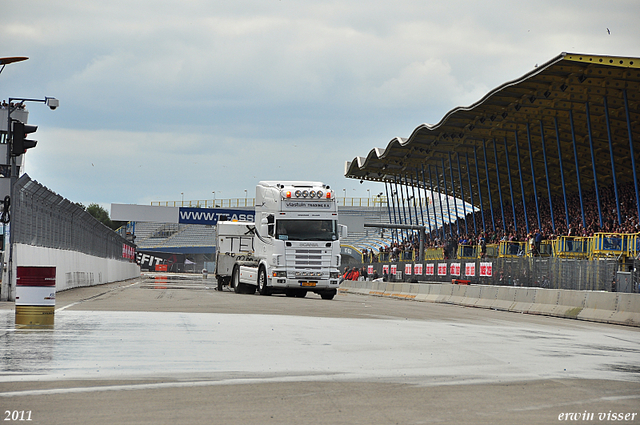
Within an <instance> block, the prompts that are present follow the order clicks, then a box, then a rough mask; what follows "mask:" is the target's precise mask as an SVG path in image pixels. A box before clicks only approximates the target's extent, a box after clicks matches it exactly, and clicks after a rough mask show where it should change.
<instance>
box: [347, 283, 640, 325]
mask: <svg viewBox="0 0 640 425" xmlns="http://www.w3.org/2000/svg"><path fill="white" fill-rule="evenodd" d="M339 291H340V292H341V293H354V294H360V295H375V296H382V297H392V298H404V299H413V300H416V301H426V302H436V303H445V304H458V305H464V306H469V307H482V308H489V309H493V310H502V311H513V312H517V313H527V314H541V315H547V316H557V317H566V318H569V319H580V320H589V321H596V322H605V323H615V324H619V325H628V326H639V327H640V294H627V293H621V292H601V291H577V290H570V289H544V288H533V287H531V288H527V287H513V286H489V285H453V284H451V283H420V284H415V283H402V282H399V283H393V282H363V281H351V280H345V281H344V282H342V284H341V285H340V289H339Z"/></svg>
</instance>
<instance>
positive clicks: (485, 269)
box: [480, 263, 493, 277]
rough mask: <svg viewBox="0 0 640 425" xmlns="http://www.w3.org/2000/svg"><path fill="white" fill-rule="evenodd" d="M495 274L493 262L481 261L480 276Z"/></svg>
mask: <svg viewBox="0 0 640 425" xmlns="http://www.w3.org/2000/svg"><path fill="white" fill-rule="evenodd" d="M492 275H493V264H492V263H480V276H481V277H491V276H492Z"/></svg>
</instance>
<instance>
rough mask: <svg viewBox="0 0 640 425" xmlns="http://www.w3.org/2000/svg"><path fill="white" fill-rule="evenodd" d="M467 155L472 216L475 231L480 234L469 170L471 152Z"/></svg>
mask: <svg viewBox="0 0 640 425" xmlns="http://www.w3.org/2000/svg"><path fill="white" fill-rule="evenodd" d="M465 157H466V160H467V179H468V180H469V198H470V199H471V218H472V219H473V233H474V234H478V229H477V226H476V213H475V211H474V208H475V204H474V202H473V187H472V186H471V172H470V171H469V170H470V169H469V154H468V153H465Z"/></svg>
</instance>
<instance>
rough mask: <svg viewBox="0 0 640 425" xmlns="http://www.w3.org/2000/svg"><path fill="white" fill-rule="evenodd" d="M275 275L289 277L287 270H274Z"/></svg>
mask: <svg viewBox="0 0 640 425" xmlns="http://www.w3.org/2000/svg"><path fill="white" fill-rule="evenodd" d="M273 277H287V272H286V271H274V272H273Z"/></svg>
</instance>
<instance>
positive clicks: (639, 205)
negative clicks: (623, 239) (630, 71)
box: [622, 89, 640, 223]
mask: <svg viewBox="0 0 640 425" xmlns="http://www.w3.org/2000/svg"><path fill="white" fill-rule="evenodd" d="M622 95H623V98H624V112H625V115H626V116H627V132H628V133H629V150H630V151H631V169H632V170H633V184H634V186H635V189H636V207H637V208H638V222H639V223H640V195H638V175H637V169H636V157H635V154H634V153H633V133H632V131H631V117H630V115H629V99H628V98H627V90H626V89H624V90H622Z"/></svg>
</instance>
